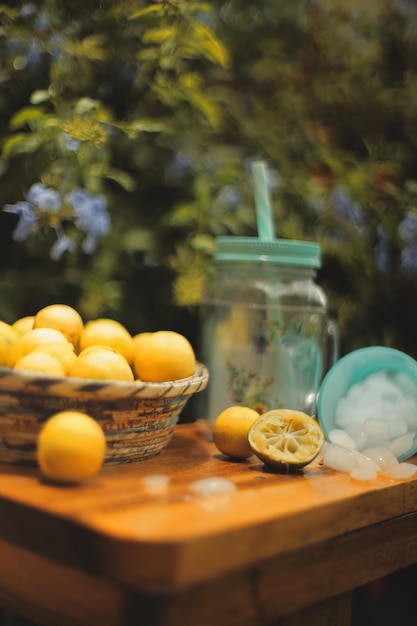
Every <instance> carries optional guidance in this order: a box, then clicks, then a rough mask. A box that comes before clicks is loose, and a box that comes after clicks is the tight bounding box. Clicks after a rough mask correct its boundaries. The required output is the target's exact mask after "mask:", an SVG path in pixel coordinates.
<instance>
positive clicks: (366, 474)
mask: <svg viewBox="0 0 417 626" xmlns="http://www.w3.org/2000/svg"><path fill="white" fill-rule="evenodd" d="M377 473H378V472H377V470H375V469H372V468H370V467H355V468H354V469H353V470H351V471H350V472H349V475H350V477H351V478H354V479H355V480H363V481H366V480H375V478H376V475H377Z"/></svg>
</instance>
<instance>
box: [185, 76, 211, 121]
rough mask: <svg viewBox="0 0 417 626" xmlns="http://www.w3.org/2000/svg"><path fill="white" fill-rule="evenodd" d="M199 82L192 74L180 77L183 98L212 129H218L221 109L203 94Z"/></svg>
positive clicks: (197, 77)
mask: <svg viewBox="0 0 417 626" xmlns="http://www.w3.org/2000/svg"><path fill="white" fill-rule="evenodd" d="M199 82H200V80H199V76H198V75H196V74H194V73H189V74H184V75H183V76H181V81H180V84H181V91H182V93H183V96H184V98H185V99H186V100H188V102H190V104H192V105H193V106H194V107H196V108H197V109H199V110H200V111H201V113H202V114H203V115H204V116H205V117H206V119H207V120H208V121H209V122H210V124H211V126H212V127H213V128H218V126H219V124H220V121H221V109H220V107H219V106H218V105H217V104H216V103H215V102H214V101H213V100H212V99H211V98H210V97H208V96H207V95H206V94H205V93H204V91H203V90H202V89H201V88H200V85H199Z"/></svg>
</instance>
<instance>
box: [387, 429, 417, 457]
mask: <svg viewBox="0 0 417 626" xmlns="http://www.w3.org/2000/svg"><path fill="white" fill-rule="evenodd" d="M414 436H415V433H414V432H410V433H407V434H406V435H403V436H402V437H397V438H396V439H393V440H392V441H390V443H389V449H390V450H391V451H392V452H393V453H394V454H395V456H396V457H397V458H399V457H400V456H404V454H407V453H408V452H411V451H412V449H413V447H414V446H413V444H414Z"/></svg>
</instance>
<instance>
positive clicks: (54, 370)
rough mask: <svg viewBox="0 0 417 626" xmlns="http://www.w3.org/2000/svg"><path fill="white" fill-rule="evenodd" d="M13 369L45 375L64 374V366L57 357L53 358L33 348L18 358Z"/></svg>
mask: <svg viewBox="0 0 417 626" xmlns="http://www.w3.org/2000/svg"><path fill="white" fill-rule="evenodd" d="M14 369H15V370H19V371H22V370H23V371H27V372H36V373H37V374H45V375H46V376H65V372H64V368H63V367H62V365H61V363H60V362H59V361H58V359H55V358H54V357H53V356H51V355H50V354H44V353H43V352H36V351H35V350H33V351H32V352H29V354H25V356H22V357H21V358H20V359H18V361H17V362H16V364H15V366H14Z"/></svg>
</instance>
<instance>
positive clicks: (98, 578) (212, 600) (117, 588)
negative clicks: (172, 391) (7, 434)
mask: <svg viewBox="0 0 417 626" xmlns="http://www.w3.org/2000/svg"><path fill="white" fill-rule="evenodd" d="M204 424H205V423H204V422H197V423H196V424H184V425H179V426H177V427H176V430H175V433H174V437H173V439H172V442H171V444H170V445H169V447H168V448H166V449H165V450H164V451H163V452H162V453H161V454H160V455H159V456H158V457H156V458H154V459H151V460H148V461H142V462H139V463H135V464H130V465H125V466H108V467H104V468H103V470H102V471H101V472H100V474H99V475H98V476H97V477H95V478H94V479H92V480H91V481H90V482H89V483H87V484H85V485H83V486H79V487H59V486H55V485H52V484H47V483H45V482H43V481H42V480H41V479H40V476H39V472H38V470H37V469H36V468H32V469H29V468H15V467H10V466H7V465H2V466H1V467H0V470H1V471H0V605H2V606H4V607H6V608H7V609H9V610H12V611H15V612H17V613H19V614H21V615H23V616H25V617H27V618H29V619H32V620H33V621H35V622H39V623H41V624H44V625H54V626H55V625H56V626H65V625H71V626H77V625H85V626H114V625H121V624H123V625H127V626H130V625H133V624H135V625H138V624H141V625H142V626H153V625H158V626H179V625H181V626H266V625H271V624H280V625H284V624H285V626H290V625H292V626H294V625H295V624H304V625H306V624H307V625H308V626H318V625H324V624H326V625H327V626H329V625H331V624H334V625H336V624H337V625H339V626H340V625H343V626H347V625H348V624H349V623H350V593H349V592H350V590H352V589H353V588H355V587H357V586H359V585H363V584H365V583H367V582H368V581H372V580H374V579H377V578H380V577H381V576H384V575H386V574H388V573H390V572H393V571H396V570H398V569H401V568H404V567H406V566H408V565H410V564H412V563H415V562H417V478H416V479H411V480H408V481H404V482H402V481H398V482H394V481H390V480H388V479H384V478H382V477H380V478H377V479H376V480H375V481H372V482H369V483H361V482H355V481H353V480H352V479H350V478H349V477H348V476H347V475H345V474H343V473H338V472H334V471H332V470H329V469H327V468H324V467H322V466H320V464H319V463H313V464H311V465H310V466H309V467H308V468H306V469H305V470H304V471H303V472H300V473H299V474H296V475H286V474H277V473H272V472H269V471H266V469H265V468H264V466H263V465H262V463H260V462H259V461H258V460H257V459H256V458H252V459H250V460H249V461H247V462H231V461H228V460H227V459H225V458H224V457H222V456H221V455H220V454H219V453H218V452H217V450H216V449H215V447H214V445H213V444H212V443H210V442H209V441H208V440H207V430H206V428H205V426H204ZM412 461H413V462H417V459H413V460H412ZM155 474H163V475H169V477H170V482H169V485H168V488H167V489H162V490H161V491H160V492H159V493H158V492H156V493H154V492H153V491H152V489H149V487H148V486H147V484H146V482H145V481H143V477H146V476H150V475H155ZM208 476H212V477H217V476H219V477H223V478H227V479H229V480H230V481H232V482H233V483H234V484H235V485H236V487H237V489H236V491H234V492H231V493H229V494H225V495H216V496H211V497H204V496H202V495H196V494H194V493H193V492H192V491H191V490H190V485H191V483H192V482H193V481H195V480H196V479H198V478H202V477H208Z"/></svg>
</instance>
